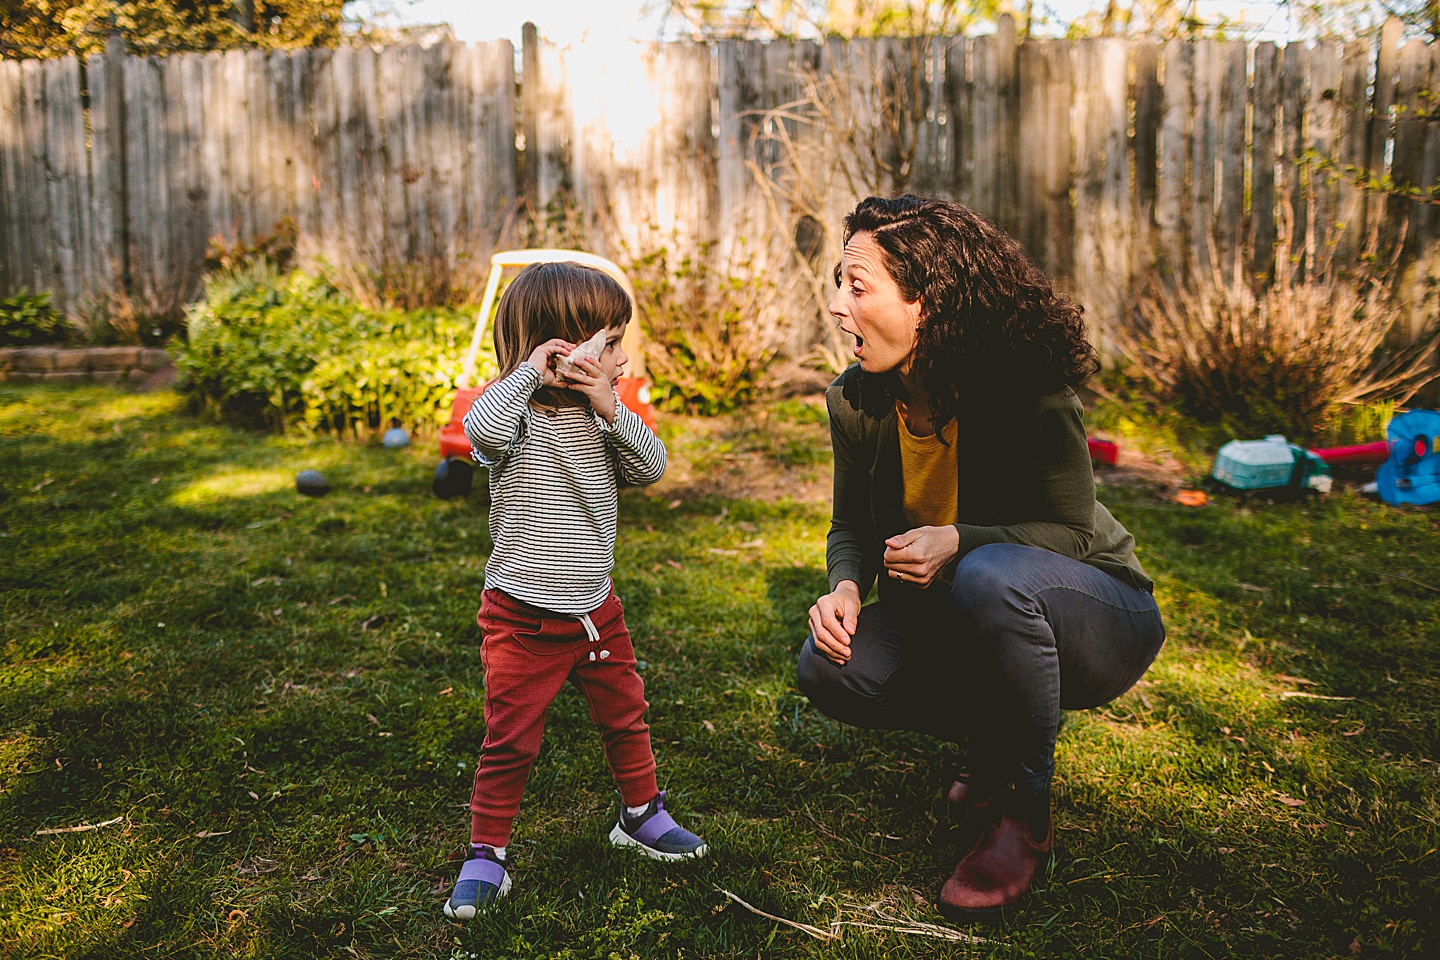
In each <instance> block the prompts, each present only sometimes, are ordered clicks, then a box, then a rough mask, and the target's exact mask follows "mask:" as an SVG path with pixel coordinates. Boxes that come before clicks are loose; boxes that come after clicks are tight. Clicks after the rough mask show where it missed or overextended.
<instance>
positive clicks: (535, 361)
mask: <svg viewBox="0 0 1440 960" xmlns="http://www.w3.org/2000/svg"><path fill="white" fill-rule="evenodd" d="M574 349H575V344H573V343H571V342H570V341H569V340H560V339H558V338H557V339H555V340H546V341H545V342H544V343H542V344H540V346H538V347H536V348H535V352H534V353H532V354H530V359H529V360H527V361H525V362H526V363H528V364H530V366H532V367H534V368H535V369H536V370H537V371H538V372H539V373H540V386H542V387H550V386H554V385H555V384H556V383H558V382H559V377H558V376H557V374H556V373H555V371H554V370H553V369H551V367H550V364H551V363H552V362H553V361H554V359H555V356H556V355H557V354H562V353H563V354H567V355H568V354H569V353H570V351H572V350H574Z"/></svg>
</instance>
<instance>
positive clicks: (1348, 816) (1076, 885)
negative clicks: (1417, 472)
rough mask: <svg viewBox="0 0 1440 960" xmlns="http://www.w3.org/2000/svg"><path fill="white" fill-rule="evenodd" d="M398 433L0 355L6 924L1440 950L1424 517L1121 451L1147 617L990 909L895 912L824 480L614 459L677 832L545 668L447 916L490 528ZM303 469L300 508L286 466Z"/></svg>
mask: <svg viewBox="0 0 1440 960" xmlns="http://www.w3.org/2000/svg"><path fill="white" fill-rule="evenodd" d="M812 412H813V408H808V407H805V406H804V405H797V404H795V403H794V402H791V403H790V404H788V405H782V406H779V407H774V408H772V409H771V410H770V411H767V413H768V414H769V421H770V423H771V425H772V426H774V430H773V431H772V430H770V429H769V428H767V427H766V426H765V425H764V424H761V423H759V421H758V420H757V418H756V417H755V416H754V415H748V416H746V417H742V418H737V419H736V420H734V421H729V422H726V423H721V424H720V425H719V426H718V427H716V428H715V429H714V430H713V431H712V432H711V434H709V435H708V436H709V437H710V439H708V440H706V441H705V444H709V446H708V447H706V449H703V450H702V449H700V447H702V446H704V445H705V444H701V443H700V442H698V441H696V440H695V439H694V436H693V434H692V432H691V431H686V434H685V435H684V436H679V435H672V436H670V437H669V439H671V440H672V441H673V442H672V446H673V447H676V448H680V449H681V450H682V451H685V456H686V458H688V459H685V462H684V463H681V464H678V465H677V467H676V469H677V472H679V473H685V471H686V470H688V471H689V473H688V474H686V476H688V477H689V478H690V479H693V480H696V481H699V480H703V479H704V477H705V476H707V475H713V474H714V473H715V472H716V471H725V470H733V469H742V468H740V467H735V466H733V464H735V463H742V462H743V463H744V464H747V465H749V466H746V467H743V469H750V467H753V466H754V465H755V464H756V463H761V462H762V461H763V462H764V463H768V464H769V465H770V466H771V467H773V468H774V469H775V470H782V469H783V470H791V471H794V472H795V476H797V477H802V475H803V477H804V478H808V480H806V482H813V481H814V479H815V476H816V475H817V474H818V475H819V476H821V477H823V475H824V474H825V472H826V471H827V470H828V452H827V451H826V450H825V437H826V433H825V427H824V425H823V423H820V422H817V421H818V420H819V419H820V418H818V417H815V416H813V415H811V414H812ZM1113 420H1114V417H1113V411H1112V421H1113ZM682 425H683V422H676V421H672V422H671V425H670V427H669V428H668V429H669V431H671V432H673V431H675V430H677V429H678V428H679V427H680V426H682ZM1132 427H1133V424H1132ZM772 434H773V435H774V436H776V437H777V438H778V439H776V440H775V441H774V442H773V443H767V442H766V440H765V437H767V436H771V435H772ZM1132 442H1142V441H1141V440H1135V441H1132ZM432 449H433V448H432V445H431V444H430V443H428V442H426V443H424V444H417V446H416V447H412V448H411V449H409V450H407V451H404V452H401V453H398V454H397V453H391V452H388V451H384V450H382V449H380V448H378V447H358V446H355V445H344V444H337V443H333V442H329V441H321V440H316V441H309V440H305V439H303V438H292V437H274V436H264V435H257V434H253V433H248V432H244V431H240V430H236V429H233V428H229V427H223V426H216V425H213V424H209V423H206V422H202V421H198V420H195V419H193V418H190V417H188V416H186V415H184V414H183V413H182V412H181V401H180V400H179V399H178V398H177V397H175V396H174V395H171V394H157V395H148V396H135V395H128V394H122V393H117V392H109V391H106V390H103V389H99V388H75V389H73V390H65V389H44V388H25V389H16V388H10V387H0V483H3V492H0V559H3V564H0V595H3V604H4V608H3V613H4V616H3V626H0V640H3V656H0V955H3V956H4V957H62V956H63V957H75V958H78V957H95V958H115V957H153V958H160V957H192V956H193V957H199V956H224V957H291V956H293V957H309V956H326V957H344V956H354V957H392V956H393V957H427V958H433V957H477V958H478V957H484V958H496V957H511V956H513V957H530V956H562V957H605V958H609V957H618V958H630V957H641V958H659V957H681V956H685V957H757V956H758V957H767V958H768V957H856V958H859V957H880V956H888V957H917V958H918V957H935V956H977V957H978V956H996V957H1023V956H1044V957H1059V956H1064V957H1115V958H1140V957H1164V958H1170V957H1209V958H1217V960H1218V958H1221V957H1231V956H1245V957H1262V956H1264V957H1307V958H1308V957H1330V956H1338V957H1350V956H1361V957H1374V956H1381V955H1390V956H1406V957H1422V956H1435V955H1440V922H1437V919H1436V918H1437V916H1440V902H1437V901H1440V897H1437V892H1440V882H1437V874H1440V854H1437V852H1436V848H1437V847H1440V823H1437V817H1440V807H1437V799H1436V797H1437V793H1440V768H1437V763H1436V761H1437V759H1440V686H1437V681H1440V650H1437V644H1440V551H1437V546H1440V514H1437V513H1436V512H1433V511H1432V512H1426V511H1420V510H1396V509H1392V508H1389V507H1386V506H1384V505H1381V504H1378V503H1375V502H1371V501H1367V500H1364V499H1361V498H1360V497H1358V496H1356V495H1355V494H1353V493H1350V492H1346V491H1341V492H1339V493H1337V494H1335V495H1333V496H1331V497H1329V498H1327V499H1325V500H1321V501H1311V502H1308V503H1301V504H1283V505H1282V504H1276V505H1270V504H1265V503H1263V502H1250V503H1248V504H1247V503H1241V502H1238V501H1235V500H1229V499H1218V500H1212V502H1211V504H1210V505H1208V506H1205V507H1202V508H1198V509H1196V508H1187V507H1182V506H1179V505H1177V504H1174V503H1171V502H1169V501H1168V500H1166V499H1164V498H1163V497H1161V496H1158V495H1156V494H1155V493H1154V492H1153V491H1151V490H1149V489H1148V488H1146V487H1144V486H1126V485H1121V484H1117V483H1115V482H1113V481H1112V482H1110V483H1107V484H1106V485H1105V487H1104V491H1105V492H1104V498H1105V499H1106V501H1107V502H1108V503H1109V505H1110V506H1111V507H1112V509H1113V510H1114V512H1115V513H1116V514H1117V515H1118V516H1119V517H1120V518H1121V520H1122V521H1123V522H1124V523H1126V524H1127V525H1128V526H1129V527H1130V529H1131V530H1132V531H1134V533H1135V534H1136V536H1137V538H1138V539H1139V542H1140V545H1141V551H1142V560H1143V561H1144V563H1145V564H1146V566H1147V567H1148V569H1149V571H1150V572H1151V573H1152V574H1153V575H1154V576H1155V578H1156V580H1157V581H1158V583H1159V587H1158V590H1157V593H1158V596H1159V598H1160V602H1161V605H1162V608H1163V610H1164V611H1165V614H1166V617H1167V622H1168V626H1169V631H1170V638H1169V641H1168V643H1167V645H1166V647H1165V649H1164V651H1163V652H1162V654H1161V656H1160V659H1159V661H1158V662H1157V664H1156V666H1155V667H1154V669H1153V670H1152V671H1151V672H1150V674H1149V675H1148V677H1147V678H1146V680H1145V681H1144V682H1143V683H1142V685H1140V686H1139V687H1137V688H1136V689H1134V690H1132V691H1131V692H1130V693H1129V694H1127V695H1126V696H1124V697H1123V698H1121V699H1120V700H1119V701H1118V702H1116V703H1114V704H1112V705H1110V706H1109V707H1106V708H1103V709H1099V710H1094V711H1090V712H1086V713H1079V714H1071V715H1068V716H1067V722H1066V724H1065V727H1064V729H1063V730H1062V732H1061V735H1060V746H1059V772H1058V778H1057V783H1056V798H1057V799H1056V802H1057V837H1058V855H1057V861H1056V864H1055V866H1054V869H1053V872H1052V874H1051V876H1050V877H1049V879H1048V881H1047V882H1046V884H1045V885H1044V886H1043V887H1042V888H1041V889H1040V890H1039V891H1038V893H1036V894H1035V895H1034V896H1032V897H1031V898H1029V899H1028V900H1027V901H1026V903H1025V905H1024V906H1023V908H1021V909H1020V910H1018V911H1017V912H1016V914H1015V915H1014V916H1013V917H1011V918H1009V919H1008V920H1007V922H1005V923H1004V924H1003V925H1000V926H998V927H983V928H975V929H974V930H973V931H970V932H973V934H974V935H975V936H976V937H977V938H981V939H977V940H975V941H945V940H940V939H936V938H933V937H930V936H926V935H924V934H922V933H921V932H917V931H918V930H919V929H920V928H916V927H914V925H915V924H921V923H931V924H939V923H941V920H940V918H939V916H938V914H937V913H936V912H935V910H934V909H933V906H932V903H933V898H934V896H935V895H936V893H937V892H938V890H939V887H940V884H941V882H942V881H943V879H944V877H945V876H946V875H947V874H948V872H949V870H950V868H951V866H952V865H953V863H954V861H955V859H956V857H957V850H956V844H957V843H958V842H959V835H958V833H957V830H956V828H955V827H953V826H952V825H951V824H950V823H949V822H948V820H947V817H946V812H945V809H944V802H943V790H944V787H945V785H946V783H947V782H948V780H949V778H950V776H951V775H952V773H953V772H954V770H955V769H956V765H957V763H958V761H959V759H960V758H959V756H958V754H957V752H956V750H955V749H954V748H952V747H949V746H945V745H942V744H938V743H936V742H933V741H930V740H928V739H926V738H923V737H920V736H912V735H901V734H885V733H872V732H864V731H857V730H853V729H849V728H846V727H843V726H840V725H838V724H835V723H832V722H829V721H827V720H826V719H825V718H824V717H822V716H821V715H820V714H818V713H817V712H816V711H815V710H813V709H811V708H810V707H809V706H808V705H807V703H806V701H805V700H804V699H803V698H802V697H800V696H799V694H798V693H797V692H796V690H795V686H794V680H793V663H794V658H795V654H796V652H797V650H798V648H799V645H800V643H801V641H802V638H803V630H804V627H803V624H804V616H805V611H806V610H807V608H808V607H809V605H810V603H811V602H812V601H813V599H814V597H815V596H816V595H817V594H818V593H819V592H820V591H821V590H822V589H823V588H824V579H825V578H824V533H825V529H826V524H827V517H828V508H827V505H826V504H825V503H823V502H816V501H815V500H814V499H811V500H809V501H796V500H791V499H785V498H780V499H773V498H772V499H766V500H759V499H740V498H732V499H724V498H722V497H721V496H718V495H715V494H707V495H697V496H688V497H687V496H686V495H685V493H684V489H682V488H681V487H677V486H673V485H672V486H670V487H662V488H661V489H659V490H654V491H650V492H648V493H647V492H645V491H627V492H625V493H624V495H623V497H622V521H621V534H620V544H619V551H618V553H619V567H618V570H617V574H616V583H617V587H618V590H619V592H620V593H621V595H622V596H623V597H624V599H625V602H626V607H627V610H628V614H629V622H630V626H631V629H632V630H633V632H634V634H635V639H636V646H637V647H638V649H639V653H640V656H641V657H642V658H644V660H645V661H646V664H645V667H644V669H643V675H644V677H645V681H646V685H647V692H648V696H649V698H650V701H651V710H650V721H651V723H652V726H653V729H654V734H655V743H656V752H657V755H658V758H659V761H660V768H661V780H662V784H663V785H664V786H666V787H668V789H669V791H670V793H669V797H670V800H669V805H670V807H671V808H672V809H673V810H674V811H675V812H676V813H677V815H679V816H680V818H681V819H682V820H683V822H685V823H687V824H689V825H693V826H695V827H696V828H697V829H698V830H699V831H700V832H702V833H703V834H705V836H706V837H707V839H708V840H709V842H710V846H711V850H712V851H713V855H712V856H711V858H710V859H708V860H706V861H704V862H701V863H698V864H687V865H681V866H678V867H677V866H668V865H662V864H655V863H652V862H650V861H646V860H642V859H639V858H637V857H634V856H629V855H626V854H625V853H623V852H618V851H613V850H611V849H610V848H608V847H607V846H606V844H605V836H606V833H607V831H608V829H609V826H610V824H611V816H612V810H613V802H614V798H613V793H612V790H611V789H610V787H609V785H608V782H607V776H606V773H605V767H604V763H603V759H602V756H601V752H600V747H599V743H598V739H597V737H596V736H595V735H594V733H593V731H592V729H591V726H590V723H589V720H588V717H587V714H586V710H585V707H584V705H583V702H582V700H581V698H580V697H578V696H577V695H575V694H574V692H573V691H567V692H566V693H565V694H564V695H562V697H561V698H560V700H559V701H558V702H557V703H556V704H555V706H554V708H553V709H552V710H551V714H550V722H549V728H548V731H547V735H546V742H545V747H544V749H543V751H542V754H541V757H540V760H539V762H538V763H537V765H536V767H535V770H534V773H533V776H532V778H531V781H530V785H529V788H528V790H527V793H526V800H525V803H524V806H523V809H522V812H521V815H520V819H519V821H518V823H517V829H516V838H515V841H514V843H513V844H512V850H513V851H514V855H513V856H514V863H515V876H516V885H515V889H514V893H513V895H512V896H511V897H510V898H509V899H508V900H507V901H505V902H504V903H503V905H502V906H501V907H500V908H499V909H498V910H496V911H495V912H494V913H493V914H491V915H489V916H486V917H484V918H483V919H479V920H477V921H475V922H472V923H471V924H470V925H468V926H467V927H464V928H462V927H460V926H457V925H454V924H451V923H449V922H447V921H446V920H445V919H444V918H443V916H442V915H441V913H440V902H441V900H442V899H443V897H444V895H445V893H446V892H447V891H448V889H449V886H450V884H451V883H452V882H453V878H454V876H455V873H456V870H457V867H458V864H457V863H455V862H453V861H454V858H455V857H457V856H458V855H459V853H460V851H461V849H462V845H463V844H464V842H465V841H466V840H467V838H468V833H467V823H468V814H467V811H466V810H465V808H464V807H465V803H466V801H467V799H468V796H469V789H470V778H471V771H472V769H473V767H474V763H475V760H476V755H477V750H478V748H479V745H480V741H481V737H482V733H483V729H484V724H483V719H482V713H481V704H482V691H483V676H482V671H481V664H480V656H479V636H478V631H477V628H476V626H475V621H474V613H475V607H476V605H477V602H478V599H479V593H480V588H481V579H482V568H483V564H484V560H485V557H486V553H487V549H488V547H489V539H488V535H487V531H486V526H485V503H484V497H483V493H479V492H477V493H476V494H475V495H472V496H471V497H470V498H469V500H468V501H459V502H448V503H444V502H440V501H437V500H435V499H434V498H432V497H431V496H430V494H429V473H430V468H431V467H432V466H433V462H434V461H433V454H432V452H431V451H432ZM707 450H708V451H709V452H708V453H707V452H706V451H707ZM736 451H739V452H738V453H737V452H736ZM741 454H743V455H744V456H746V457H748V458H750V459H748V460H744V461H737V460H734V459H733V458H734V457H737V456H740V455H741ZM1184 458H1188V459H1185V462H1186V463H1187V464H1188V466H1189V468H1190V469H1195V468H1196V465H1198V464H1203V462H1204V458H1203V457H1198V456H1196V455H1192V454H1184ZM1182 459H1183V458H1182ZM686 464H688V467H687V466H686ZM311 466H314V467H318V468H320V469H321V470H323V471H324V472H325V473H326V474H327V475H328V476H329V478H330V481H331V484H332V486H333V488H334V489H333V491H332V493H330V495H328V496H327V497H325V498H323V499H317V500H309V499H303V498H301V497H298V496H297V495H296V494H295V492H294V489H293V485H292V480H293V476H294V474H295V472H296V471H297V470H299V469H302V468H304V467H311ZM806 471H809V472H808V473H807V472H806ZM785 475H788V474H785ZM672 483H673V481H672ZM796 483H797V489H799V484H800V480H797V481H796ZM782 486H783V485H782ZM694 489H703V484H702V485H700V486H697V487H695V488H694ZM677 501H678V502H677ZM117 818H118V819H117ZM110 821H114V822H110ZM107 822H108V825H107V826H103V827H100V828H99V829H95V830H90V831H86V832H68V833H41V832H40V831H45V830H54V829H56V828H65V827H74V826H78V825H86V824H102V823H107ZM722 889H723V890H728V891H730V892H732V893H733V894H735V895H736V896H738V897H740V898H743V899H744V900H745V901H747V902H748V903H750V904H752V905H754V906H755V907H757V908H759V909H761V910H764V911H766V912H769V913H771V914H775V915H777V916H782V917H785V918H788V919H790V920H794V921H796V922H799V923H805V924H811V925H814V926H815V927H818V928H820V929H822V930H825V931H829V930H831V929H832V928H831V923H832V922H833V921H837V920H839V921H857V922H868V923H871V924H878V925H883V924H885V923H889V924H891V925H910V926H911V927H912V928H913V929H911V930H910V931H907V932H899V931H894V930H882V929H875V928H873V927H869V928H867V927H862V926H858V925H856V924H855V923H850V924H848V925H844V926H841V927H839V928H836V929H838V930H839V931H840V935H839V936H838V937H834V938H831V939H827V940H819V939H816V938H813V937H812V936H810V935H807V934H806V933H804V932H801V931H799V930H797V929H793V928H791V927H787V926H784V925H781V924H778V923H776V922H773V921H771V920H768V919H764V918H762V917H760V916H757V915H755V914H753V913H751V912H749V911H747V910H745V909H744V908H743V907H741V906H739V905H737V904H734V903H732V902H731V901H730V900H729V899H728V898H727V897H726V896H725V895H724V894H723V893H722V892H721V891H722ZM882 917H890V918H893V919H891V920H889V921H886V920H882V919H881V918H882Z"/></svg>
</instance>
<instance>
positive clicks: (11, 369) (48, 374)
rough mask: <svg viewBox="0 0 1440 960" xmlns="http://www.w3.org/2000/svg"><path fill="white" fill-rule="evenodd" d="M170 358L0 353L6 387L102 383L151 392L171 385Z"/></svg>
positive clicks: (139, 350) (137, 351)
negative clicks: (7, 385)
mask: <svg viewBox="0 0 1440 960" xmlns="http://www.w3.org/2000/svg"><path fill="white" fill-rule="evenodd" d="M174 378H175V366H174V364H173V363H172V362H171V360H170V354H168V353H166V352H165V351H164V350H161V349H159V348H156V347H79V348H65V347H11V348H8V349H0V380H3V381H7V382H9V383H105V384H111V385H120V384H128V385H131V386H135V387H142V388H153V387H157V386H163V385H166V384H168V383H171V382H173V381H174Z"/></svg>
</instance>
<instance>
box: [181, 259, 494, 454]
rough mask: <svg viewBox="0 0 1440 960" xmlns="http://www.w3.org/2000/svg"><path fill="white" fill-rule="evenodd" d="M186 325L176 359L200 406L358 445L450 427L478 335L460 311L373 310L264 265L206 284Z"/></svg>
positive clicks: (314, 280)
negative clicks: (397, 433)
mask: <svg viewBox="0 0 1440 960" xmlns="http://www.w3.org/2000/svg"><path fill="white" fill-rule="evenodd" d="M188 325H189V343H188V344H187V345H186V346H184V347H182V348H179V349H178V350H177V351H176V360H175V362H176V366H177V367H178V368H179V369H180V371H181V373H182V374H183V376H184V378H185V381H184V382H185V384H186V385H187V386H188V388H189V389H190V390H191V391H192V393H193V395H194V396H195V397H196V399H197V401H198V402H199V404H200V405H201V406H203V407H205V408H208V409H210V410H213V411H215V412H217V413H219V414H221V415H224V416H231V417H236V418H239V419H241V420H245V421H249V422H254V423H260V424H264V425H266V426H269V427H272V428H277V429H281V430H284V429H289V428H293V427H303V428H308V429H320V430H330V431H334V432H336V433H338V434H342V435H351V436H355V437H362V436H367V435H370V434H373V433H375V432H379V431H382V430H385V429H388V428H389V427H391V426H403V427H406V428H407V429H409V430H411V431H414V432H420V433H424V432H429V431H431V430H433V429H434V428H435V427H436V426H437V425H438V424H441V423H444V422H445V420H446V419H448V416H449V404H450V401H451V399H452V398H453V397H454V393H455V380H456V377H457V376H458V375H459V373H460V360H461V353H462V351H463V350H464V348H465V346H466V345H467V343H468V340H469V334H470V321H469V319H468V318H466V317H464V316H462V315H460V314H457V313H453V312H446V311H411V312H401V311H397V310H365V309H362V308H361V307H359V306H357V305H355V304H354V303H352V302H350V301H349V300H347V299H346V298H345V297H344V296H343V295H341V294H340V292H339V291H337V290H336V289H335V288H334V287H333V286H331V285H330V284H329V283H327V282H326V281H324V280H322V279H320V278H318V277H314V276H312V275H309V274H306V273H303V272H299V271H297V272H293V273H288V274H281V273H279V272H278V271H277V270H275V268H274V267H272V266H271V265H270V264H269V263H268V262H266V261H264V260H260V261H256V262H254V263H252V264H250V265H248V266H247V267H245V268H243V269H239V270H233V271H221V272H219V273H216V274H214V275H212V276H211V277H209V278H207V279H206V282H205V295H204V297H203V298H202V300H201V301H200V302H199V303H197V304H195V305H194V306H193V307H191V308H190V310H189V314H188ZM482 376H483V371H482Z"/></svg>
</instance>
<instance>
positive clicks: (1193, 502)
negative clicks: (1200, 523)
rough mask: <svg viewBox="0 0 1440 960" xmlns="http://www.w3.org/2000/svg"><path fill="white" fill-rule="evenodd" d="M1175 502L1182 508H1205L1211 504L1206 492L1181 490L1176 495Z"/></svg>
mask: <svg viewBox="0 0 1440 960" xmlns="http://www.w3.org/2000/svg"><path fill="white" fill-rule="evenodd" d="M1175 502H1176V503H1178V504H1180V505H1181V506H1182V507H1203V506H1205V504H1207V503H1209V502H1210V497H1209V495H1207V494H1206V493H1205V491H1204V490H1181V491H1180V492H1179V493H1177V494H1175Z"/></svg>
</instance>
